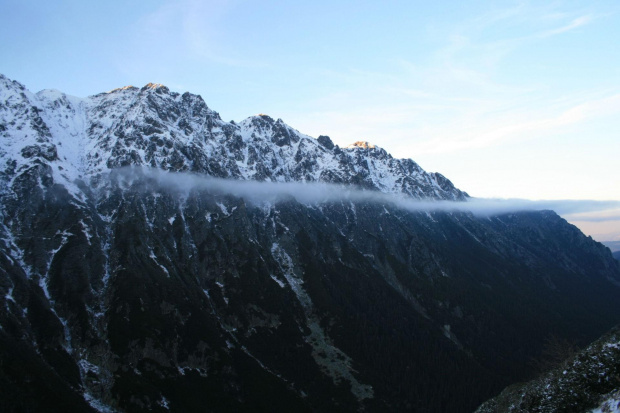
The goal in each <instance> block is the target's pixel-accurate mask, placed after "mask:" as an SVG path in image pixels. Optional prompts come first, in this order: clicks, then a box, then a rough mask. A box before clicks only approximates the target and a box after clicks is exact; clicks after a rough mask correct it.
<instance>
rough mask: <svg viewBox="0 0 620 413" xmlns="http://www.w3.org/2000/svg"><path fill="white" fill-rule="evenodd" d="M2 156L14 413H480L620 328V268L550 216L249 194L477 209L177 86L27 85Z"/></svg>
mask: <svg viewBox="0 0 620 413" xmlns="http://www.w3.org/2000/svg"><path fill="white" fill-rule="evenodd" d="M0 139H1V141H0V142H1V146H0V173H1V175H0V179H1V180H2V182H1V186H0V191H1V194H0V196H1V203H0V207H1V214H2V215H1V225H0V248H1V249H0V409H2V410H3V411H45V412H50V411H63V412H67V411H96V410H98V411H104V412H107V411H119V412H124V411H127V412H134V411H179V412H181V411H183V412H191V411H200V412H202V411H214V412H219V411H222V412H224V411H226V412H227V411H394V412H400V411H417V412H442V411H443V412H467V411H473V410H475V408H476V407H477V406H478V405H479V404H480V403H482V402H483V401H484V400H485V399H487V398H489V397H491V396H493V395H495V394H497V393H499V392H500V391H501V390H502V389H503V388H504V387H505V386H507V385H509V384H511V383H514V382H516V381H520V380H524V379H526V378H529V377H531V376H532V375H533V374H534V371H535V366H534V365H533V364H531V363H530V361H531V360H533V359H536V358H538V357H539V356H540V354H541V351H542V348H543V343H544V342H545V340H547V339H548V337H550V336H555V337H561V338H563V339H567V340H573V341H576V342H578V343H579V344H586V343H588V342H589V341H591V340H593V339H595V338H596V337H597V336H599V335H600V334H602V333H603V332H604V331H606V330H607V329H609V327H611V326H612V325H613V324H615V323H617V322H618V321H620V300H618V293H619V292H620V287H619V286H620V266H619V263H618V262H617V261H616V260H614V259H613V257H612V256H611V253H610V251H609V250H608V249H607V248H605V247H604V246H602V245H601V244H599V243H596V242H594V241H593V240H591V239H590V238H588V237H585V236H584V235H583V234H582V233H581V232H580V231H579V230H578V229H577V228H575V227H573V226H572V225H570V224H568V223H567V222H566V221H564V220H563V219H562V218H560V217H559V216H557V215H556V214H555V213H553V212H551V211H538V212H521V213H512V214H503V215H496V216H488V217H479V216H475V215H473V214H471V213H468V212H449V211H443V212H442V211H411V210H405V209H403V208H399V207H398V206H397V205H398V204H394V203H390V202H384V201H385V199H386V198H381V197H378V198H376V199H374V200H373V199H371V198H372V197H369V198H368V199H363V198H360V197H358V198H355V199H352V198H347V197H346V196H343V197H342V198H338V197H329V198H328V199H325V200H320V199H312V200H307V199H306V200H305V201H304V200H302V199H301V198H300V197H298V196H295V194H293V193H291V195H290V196H286V191H283V192H282V193H280V196H278V197H275V198H269V197H265V196H259V197H258V198H257V199H250V198H251V197H249V196H247V195H245V194H244V193H240V192H238V191H233V190H228V189H227V186H226V185H229V186H230V187H231V188H232V187H234V186H235V183H234V182H237V183H238V181H261V182H263V181H267V182H279V183H282V185H284V186H286V185H293V183H295V182H304V183H306V184H307V185H308V186H307V187H306V188H307V189H308V190H316V188H321V187H320V186H312V185H310V183H318V184H317V185H327V184H338V185H342V186H341V187H340V188H358V189H362V190H364V191H367V192H368V193H383V194H394V195H395V196H396V195H398V196H400V197H406V198H411V199H418V200H425V201H436V202H439V201H441V202H443V201H454V202H460V203H466V202H469V201H468V200H469V197H468V195H467V194H466V193H465V192H462V191H460V190H459V189H457V188H455V187H454V186H453V185H452V183H451V182H450V181H449V180H448V179H446V178H445V177H443V176H442V175H440V174H433V173H427V172H425V171H423V170H422V169H421V168H420V167H419V166H418V165H417V164H416V163H415V162H413V161H412V160H402V159H394V158H392V157H391V156H390V155H389V154H388V153H387V152H386V151H384V150H383V149H381V148H378V147H374V146H372V145H369V144H367V143H358V144H356V145H353V146H351V147H348V148H340V147H338V146H336V145H334V144H333V143H332V141H331V140H330V139H329V138H328V137H326V136H321V137H319V138H318V139H314V138H311V137H308V136H306V135H303V134H301V133H299V132H297V131H296V130H294V129H292V128H290V127H289V126H287V125H286V124H285V123H284V122H282V121H281V120H277V121H274V120H273V119H272V118H270V117H268V116H265V115H259V116H255V117H252V118H249V119H247V120H245V121H243V122H239V123H238V124H235V123H232V122H231V123H227V122H223V121H222V120H221V119H220V117H219V115H218V114H217V113H216V112H214V111H212V110H211V109H209V108H208V107H207V105H206V104H205V103H204V101H203V100H202V99H201V98H200V97H199V96H196V95H192V94H189V93H185V94H183V95H180V94H177V93H173V92H170V91H169V90H168V89H167V88H165V87H164V86H160V85H147V86H145V87H143V88H141V89H138V88H133V87H127V88H123V89H116V90H113V91H111V92H108V93H103V94H99V95H95V96H92V97H89V98H85V99H79V98H74V97H70V96H66V95H64V94H62V93H60V92H57V91H42V92H39V93H37V94H32V93H30V92H29V91H27V90H26V89H25V88H24V87H23V86H22V85H20V84H19V83H17V82H14V81H11V80H8V79H7V78H5V77H0ZM188 173H191V174H188ZM162 176H164V178H162ZM204 176H209V177H217V178H226V179H232V180H234V182H233V181H218V182H219V183H218V185H219V186H217V188H215V187H214V186H213V185H211V186H210V185H201V184H196V182H199V181H201V180H202V179H204V178H202V177H204ZM226 182H228V184H227V183H226ZM256 188H258V189H257V190H256V191H255V193H260V192H261V190H260V188H263V187H259V186H257V187H256ZM297 188H298V187H297ZM313 188H314V189H313ZM330 188H332V189H333V187H330ZM298 192H299V191H298Z"/></svg>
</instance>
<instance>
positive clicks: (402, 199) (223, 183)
mask: <svg viewBox="0 0 620 413" xmlns="http://www.w3.org/2000/svg"><path fill="white" fill-rule="evenodd" d="M142 177H143V178H146V179H149V180H152V181H154V182H155V183H156V184H157V185H159V186H160V187H161V188H162V189H166V190H173V191H179V192H183V193H189V192H190V191H192V190H199V191H207V192H213V193H216V194H227V195H232V196H235V197H238V198H243V199H244V200H246V201H247V202H249V203H251V204H254V205H263V204H265V203H267V204H270V203H275V202H279V201H284V200H287V199H290V198H293V199H295V200H296V201H297V202H299V203H301V204H305V205H315V204H321V203H329V202H371V203H378V204H389V205H392V206H394V207H397V208H400V209H403V210H407V211H411V212H435V211H445V212H469V213H472V214H473V215H475V216H482V217H484V216H495V215H501V214H507V213H513V212H523V211H541V210H552V211H554V212H556V213H557V214H559V215H571V214H580V215H582V214H591V213H599V212H601V211H608V210H614V209H617V208H620V201H614V200H609V201H600V200H527V199H500V198H475V197H469V198H467V199H466V201H447V200H432V199H430V200H419V199H413V198H411V197H409V196H407V195H406V194H389V193H382V192H378V191H373V190H364V189H360V188H356V187H354V186H351V185H339V184H333V183H326V182H270V181H262V182H261V181H251V180H236V179H225V178H217V177H213V176H209V175H206V174H199V173H194V172H171V171H164V170H161V169H157V168H149V167H124V168H117V169H115V170H113V171H111V173H110V175H109V179H110V180H112V181H115V182H119V183H122V184H126V185H131V184H132V183H133V182H135V181H136V180H138V179H140V178H142ZM581 219H583V218H581ZM590 219H592V220H605V219H608V218H596V217H592V218H590Z"/></svg>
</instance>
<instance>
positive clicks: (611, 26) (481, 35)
mask: <svg viewBox="0 0 620 413" xmlns="http://www.w3.org/2000/svg"><path fill="white" fill-rule="evenodd" d="M436 3H438V4H436ZM0 73H3V74H5V75H7V76H8V77H10V78H12V79H15V80H18V81H20V82H22V83H24V84H25V85H26V86H27V87H28V88H29V89H30V90H32V91H35V92H36V91H38V90H40V89H44V88H55V89H59V90H62V91H64V92H66V93H69V94H72V95H76V96H87V95H91V94H94V93H98V92H101V91H106V90H110V89H113V88H116V87H120V86H124V85H129V84H132V85H136V86H142V85H144V84H146V83H148V82H157V83H163V84H165V85H167V86H168V87H170V88H171V89H172V90H176V91H179V92H184V91H190V92H193V93H198V94H200V95H202V96H203V98H204V99H205V101H206V102H207V104H208V105H209V106H210V107H212V108H213V109H215V110H217V111H218V112H220V114H221V115H222V118H223V119H224V120H231V119H233V120H236V121H239V120H242V119H244V118H245V117H247V116H250V115H253V114H256V113H267V114H269V115H271V116H273V117H275V118H282V119H283V120H284V121H286V122H287V123H288V124H290V125H291V126H293V127H295V128H297V129H298V130H300V131H301V132H303V133H307V134H309V135H311V136H315V137H316V136H318V135H319V134H327V135H329V136H331V137H332V139H333V140H334V141H335V142H336V143H338V144H340V145H347V144H349V143H351V142H353V141H356V140H368V141H371V142H373V143H375V144H377V145H379V146H381V147H383V148H385V149H386V150H387V151H388V152H391V153H392V154H393V155H394V156H396V157H410V158H412V159H414V160H415V161H417V162H418V163H420V165H421V166H422V167H423V168H425V169H427V170H429V171H438V172H441V173H443V174H444V175H446V176H447V177H448V178H450V179H451V180H452V181H453V182H454V183H455V184H456V185H457V186H458V187H459V188H461V189H463V190H465V191H468V192H469V193H470V194H471V195H473V196H478V197H506V198H528V199H599V200H603V199H615V200H620V166H619V165H620V162H619V161H620V2H619V1H616V0H602V1H596V0H593V1H568V0H557V1H533V0H532V1H490V0H486V1H482V0H481V1H441V2H430V1H413V0H409V1H382V2H378V1H372V2H371V1H338V0H332V1H322V0H313V1H269V0H266V1H241V0H237V1H234V0H231V1H225V0H207V1H196V0H174V1H173V0H170V1H162V0H159V1H144V0H141V1H138V0H133V1H132V0H125V1H107V2H94V1H86V0H80V1H30V0H19V1H17V0H15V1H14V0H0ZM614 217H615V218H618V217H620V211H615V212H613V211H612V212H609V213H608V219H606V220H603V221H600V220H598V221H597V222H586V221H583V219H593V217H582V218H581V219H582V221H579V222H578V223H579V225H580V227H581V228H582V229H584V231H585V232H586V233H589V234H592V235H593V236H595V237H596V238H597V239H612V238H618V239H620V219H615V220H614V219H613V218H614ZM573 221H574V222H577V219H576V218H575V217H573Z"/></svg>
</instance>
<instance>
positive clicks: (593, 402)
mask: <svg viewBox="0 0 620 413" xmlns="http://www.w3.org/2000/svg"><path fill="white" fill-rule="evenodd" d="M594 409H597V411H598V412H610V413H613V412H617V411H620V327H615V328H614V329H612V330H611V331H610V332H608V333H607V334H605V335H604V336H603V337H601V338H600V339H599V340H597V341H595V342H594V343H592V344H590V345H589V346H588V347H587V348H586V349H584V350H583V351H581V352H579V353H577V354H574V355H572V356H571V357H569V358H568V359H566V360H564V361H563V362H562V363H561V364H560V365H559V366H558V367H556V368H555V369H553V370H551V371H549V372H546V373H545V374H543V375H542V376H541V377H539V378H538V379H536V380H533V381H531V382H528V383H525V384H523V383H522V384H517V385H513V386H510V387H508V388H507V389H506V390H504V391H503V392H502V393H501V394H500V395H499V396H498V397H496V398H494V399H492V400H489V401H488V402H486V403H484V404H483V405H482V406H480V408H479V409H478V410H476V412H477V413H495V412H528V413H533V412H584V413H585V412H592V411H594Z"/></svg>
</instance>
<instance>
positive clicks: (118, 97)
mask: <svg viewBox="0 0 620 413" xmlns="http://www.w3.org/2000/svg"><path fill="white" fill-rule="evenodd" d="M0 98H2V100H1V101H0V102H4V103H3V104H2V105H0V134H1V138H2V142H3V145H2V148H0V151H1V152H0V165H3V166H0V168H1V170H2V171H5V176H14V175H15V174H17V175H19V174H20V173H22V172H23V171H26V170H28V168H29V165H31V164H32V162H34V161H35V160H36V162H39V163H40V164H41V165H46V168H48V169H49V173H48V175H50V176H53V177H54V182H58V183H61V184H63V185H65V186H71V185H72V182H73V181H75V179H85V180H90V179H94V180H95V181H97V176H98V175H100V174H104V173H108V172H109V171H110V170H111V169H113V168H118V167H123V166H128V165H135V166H149V167H153V168H159V169H163V170H169V171H192V172H198V173H204V174H209V175H212V176H217V177H222V178H233V179H251V180H258V181H274V182H290V181H302V182H333V183H339V184H351V185H355V186H359V187H363V188H366V189H374V190H379V191H383V192H388V193H404V194H407V195H409V196H412V197H415V198H432V199H449V200H464V199H465V198H466V197H467V194H465V193H464V192H461V191H459V190H458V189H456V188H454V186H453V185H452V184H451V183H450V181H448V180H447V179H445V178H443V177H441V176H440V175H436V174H429V173H426V172H425V171H423V170H422V169H421V168H420V167H419V166H418V165H417V164H416V163H415V162H413V161H412V160H410V159H401V160H398V159H394V158H392V156H391V155H389V154H388V153H387V152H386V151H385V150H384V149H382V148H379V147H377V146H375V145H372V144H370V143H368V142H362V141H360V142H356V143H355V144H354V145H352V146H350V147H348V148H342V149H341V148H339V147H338V146H336V145H334V144H333V142H332V141H331V139H330V138H329V137H327V136H320V137H319V138H318V139H315V138H313V137H310V136H308V135H304V134H303V133H300V132H299V131H297V130H296V129H294V128H292V127H291V126H289V125H287V124H286V123H285V122H284V121H283V120H282V119H277V120H274V118H272V117H270V116H268V115H264V114H260V115H256V116H251V117H249V118H247V119H245V120H243V121H241V122H239V124H236V123H234V122H231V123H228V122H224V121H222V119H221V118H220V115H219V114H218V113H217V112H215V111H213V110H212V109H210V108H209V107H208V106H207V104H206V103H205V102H204V100H203V99H202V97H201V96H199V95H194V94H191V93H189V92H186V93H183V94H179V93H176V92H171V91H170V90H169V89H168V88H167V87H166V86H164V85H160V84H154V83H149V84H147V85H145V86H144V87H142V88H137V87H133V86H126V87H123V88H118V89H114V90H111V91H109V92H106V93H100V94H97V95H94V96H90V97H88V98H76V97H73V96H69V95H66V94H64V93H62V92H60V91H57V90H43V91H41V92H39V93H37V94H36V95H34V94H32V93H30V92H29V91H28V90H27V89H26V88H25V87H23V85H21V84H19V83H18V82H13V81H11V80H10V79H8V78H6V77H4V76H2V77H0ZM6 171H8V172H6ZM10 179H12V178H10Z"/></svg>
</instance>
